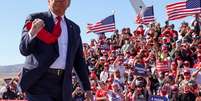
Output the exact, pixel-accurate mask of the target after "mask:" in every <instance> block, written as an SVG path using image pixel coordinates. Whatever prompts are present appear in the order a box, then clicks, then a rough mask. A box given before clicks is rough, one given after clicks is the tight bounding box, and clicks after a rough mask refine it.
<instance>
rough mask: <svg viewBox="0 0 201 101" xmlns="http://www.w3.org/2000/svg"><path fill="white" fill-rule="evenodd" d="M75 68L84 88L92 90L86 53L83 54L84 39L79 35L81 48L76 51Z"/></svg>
mask: <svg viewBox="0 0 201 101" xmlns="http://www.w3.org/2000/svg"><path fill="white" fill-rule="evenodd" d="M74 68H75V71H76V73H77V75H78V77H79V79H80V81H81V83H82V86H83V89H84V90H85V91H86V90H90V89H91V87H90V82H89V77H88V67H87V64H86V63H85V59H84V55H83V47H82V40H81V37H80V36H79V48H78V50H77V52H76V56H75V60H74Z"/></svg>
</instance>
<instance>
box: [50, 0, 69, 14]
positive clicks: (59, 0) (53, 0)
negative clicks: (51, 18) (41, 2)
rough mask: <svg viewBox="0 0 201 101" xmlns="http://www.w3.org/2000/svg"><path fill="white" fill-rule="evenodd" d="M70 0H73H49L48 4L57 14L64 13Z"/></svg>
mask: <svg viewBox="0 0 201 101" xmlns="http://www.w3.org/2000/svg"><path fill="white" fill-rule="evenodd" d="M70 1H71V0H48V6H49V8H50V9H51V10H52V11H53V12H54V13H55V14H62V13H63V15H64V13H65V10H66V8H68V7H69V5H70ZM59 16H61V15H59Z"/></svg>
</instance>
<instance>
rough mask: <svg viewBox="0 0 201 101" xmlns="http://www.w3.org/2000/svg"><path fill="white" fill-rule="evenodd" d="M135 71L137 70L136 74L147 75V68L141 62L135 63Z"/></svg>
mask: <svg viewBox="0 0 201 101" xmlns="http://www.w3.org/2000/svg"><path fill="white" fill-rule="evenodd" d="M134 71H135V72H134V73H135V75H138V76H147V73H146V69H145V67H144V66H143V65H141V64H135V66H134Z"/></svg>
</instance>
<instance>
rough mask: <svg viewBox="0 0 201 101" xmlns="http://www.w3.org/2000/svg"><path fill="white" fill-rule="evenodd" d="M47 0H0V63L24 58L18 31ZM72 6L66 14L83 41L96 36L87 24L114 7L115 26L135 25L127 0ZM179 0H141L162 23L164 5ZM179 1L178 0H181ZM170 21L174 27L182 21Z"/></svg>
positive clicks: (84, 0)
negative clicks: (87, 30) (78, 30)
mask: <svg viewBox="0 0 201 101" xmlns="http://www.w3.org/2000/svg"><path fill="white" fill-rule="evenodd" d="M47 1H48V0H3V1H1V4H0V11H1V14H0V17H1V19H0V35H1V36H0V47H1V48H0V50H1V51H0V65H11V64H20V63H23V62H24V57H23V56H21V54H20V52H19V42H20V37H21V30H22V27H23V24H24V21H25V18H26V16H28V14H30V13H34V12H40V11H47V10H48V7H47ZM71 1H72V2H71V6H70V8H69V9H68V10H67V12H66V16H67V17H68V18H70V19H72V20H73V21H74V22H76V23H77V24H78V25H80V28H81V31H82V33H81V36H82V40H83V42H89V41H90V40H91V39H92V38H96V35H94V34H93V33H90V34H87V35H86V33H85V32H86V24H87V23H95V22H96V21H99V20H101V19H103V18H104V17H107V16H109V15H111V14H112V11H113V10H115V11H116V13H115V20H116V27H117V29H121V28H123V27H130V28H131V29H132V30H133V29H134V28H135V27H136V24H135V23H134V17H135V15H136V14H135V12H134V9H133V8H132V6H131V4H130V1H129V0H71ZM177 1H179V0H144V2H145V4H146V5H147V6H149V5H154V10H155V17H156V19H157V21H159V22H160V23H161V24H162V25H163V24H164V21H165V20H166V19H167V17H166V14H165V5H167V4H168V3H171V2H177ZM180 1H181V0H180ZM191 19H192V18H191V17H190V18H187V19H182V20H180V21H172V22H170V23H174V24H175V25H176V27H178V26H179V24H180V22H181V21H183V20H186V21H188V22H189V21H190V20H191Z"/></svg>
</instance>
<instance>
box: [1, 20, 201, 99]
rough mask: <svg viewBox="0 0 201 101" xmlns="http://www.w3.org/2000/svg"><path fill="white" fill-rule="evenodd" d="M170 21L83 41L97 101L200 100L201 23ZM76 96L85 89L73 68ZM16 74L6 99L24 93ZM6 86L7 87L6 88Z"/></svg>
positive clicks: (75, 97) (21, 97) (9, 85)
mask: <svg viewBox="0 0 201 101" xmlns="http://www.w3.org/2000/svg"><path fill="white" fill-rule="evenodd" d="M174 27H175V26H174V24H169V22H168V21H166V23H165V26H161V25H160V23H151V24H150V25H148V26H146V27H145V26H144V25H139V26H138V27H137V28H136V29H135V30H134V31H131V30H130V28H123V29H122V30H121V32H120V31H118V30H116V31H115V33H114V34H113V35H112V36H111V37H106V35H105V33H99V34H98V35H99V38H98V39H97V40H95V39H93V40H91V42H90V43H83V53H84V56H85V59H86V63H87V64H88V69H89V78H90V83H91V89H92V91H93V94H94V100H95V101H147V100H148V99H149V98H150V97H151V96H160V97H163V98H164V99H169V100H170V101H196V100H197V101H201V98H200V96H201V85H200V84H201V72H200V71H201V31H200V30H201V28H200V27H201V24H200V23H199V22H198V21H197V20H195V21H193V22H192V23H191V24H190V23H187V22H183V23H181V25H180V28H179V30H175V28H174ZM72 81H73V93H72V95H73V99H74V100H75V101H83V100H84V99H85V95H84V91H83V90H82V87H81V86H80V84H79V78H77V76H76V73H73V77H72ZM17 82H18V80H16V79H14V80H12V82H11V83H9V84H8V85H6V86H5V87H4V89H5V90H4V91H5V92H3V93H2V98H3V99H25V95H23V93H19V91H18V89H17V88H18V87H17ZM2 89H3V88H2Z"/></svg>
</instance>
